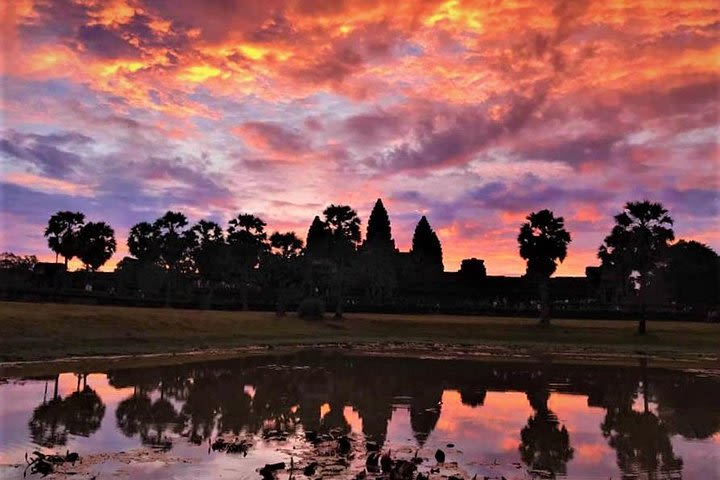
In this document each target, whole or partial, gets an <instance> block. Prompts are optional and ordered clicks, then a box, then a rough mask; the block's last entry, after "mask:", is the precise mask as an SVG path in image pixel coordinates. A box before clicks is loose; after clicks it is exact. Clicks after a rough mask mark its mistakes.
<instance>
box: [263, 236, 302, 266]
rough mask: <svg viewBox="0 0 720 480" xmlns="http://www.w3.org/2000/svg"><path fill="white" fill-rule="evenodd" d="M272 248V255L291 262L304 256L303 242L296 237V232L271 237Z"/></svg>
mask: <svg viewBox="0 0 720 480" xmlns="http://www.w3.org/2000/svg"><path fill="white" fill-rule="evenodd" d="M270 247H271V248H272V253H274V254H275V255H278V256H279V257H280V258H282V259H283V260H291V259H293V258H297V257H299V256H300V255H302V251H303V241H302V240H300V239H299V238H298V236H297V235H295V232H285V233H280V232H274V233H273V234H272V235H270Z"/></svg>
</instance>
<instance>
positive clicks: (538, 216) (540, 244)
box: [518, 210, 571, 326]
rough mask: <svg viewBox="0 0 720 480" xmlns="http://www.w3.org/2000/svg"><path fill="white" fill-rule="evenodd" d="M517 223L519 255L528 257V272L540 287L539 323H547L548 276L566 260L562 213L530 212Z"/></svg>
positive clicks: (548, 300) (565, 240)
mask: <svg viewBox="0 0 720 480" xmlns="http://www.w3.org/2000/svg"><path fill="white" fill-rule="evenodd" d="M526 218H527V222H525V223H524V224H523V225H522V226H521V227H520V234H519V235H518V244H519V246H520V256H521V257H522V258H524V259H525V260H526V261H527V274H528V276H530V277H534V278H536V279H537V281H538V284H539V287H540V304H541V308H540V324H541V325H545V326H547V325H549V324H550V294H549V283H550V276H551V275H552V274H553V273H555V270H556V269H557V265H558V262H562V261H563V260H565V257H566V256H567V247H568V244H569V243H570V241H571V238H570V234H569V233H568V232H567V230H565V220H564V219H563V217H555V215H553V212H551V211H550V210H540V211H539V212H532V213H530V215H528V216H527V217H526Z"/></svg>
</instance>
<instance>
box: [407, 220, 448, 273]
mask: <svg viewBox="0 0 720 480" xmlns="http://www.w3.org/2000/svg"><path fill="white" fill-rule="evenodd" d="M411 253H412V255H413V257H415V259H416V260H417V261H418V262H419V263H420V265H421V266H422V268H423V270H426V271H428V272H430V273H433V274H437V273H442V271H443V268H444V267H443V254H442V245H440V239H438V236H437V234H436V233H435V231H434V230H433V229H432V227H431V226H430V222H428V220H427V218H426V217H425V216H424V215H423V217H422V218H421V219H420V221H419V222H418V224H417V225H416V226H415V233H413V239H412V250H411Z"/></svg>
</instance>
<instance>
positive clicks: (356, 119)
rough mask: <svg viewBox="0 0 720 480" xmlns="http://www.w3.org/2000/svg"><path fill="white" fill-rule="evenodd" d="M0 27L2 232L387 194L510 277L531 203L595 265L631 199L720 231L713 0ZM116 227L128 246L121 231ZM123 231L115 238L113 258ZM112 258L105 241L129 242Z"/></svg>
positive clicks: (69, 17)
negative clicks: (554, 219)
mask: <svg viewBox="0 0 720 480" xmlns="http://www.w3.org/2000/svg"><path fill="white" fill-rule="evenodd" d="M4 14H5V15H4V20H5V21H4V22H3V23H2V25H1V26H0V33H1V34H2V38H3V53H4V55H3V58H2V63H0V82H2V83H1V84H2V99H1V101H0V115H2V118H3V125H2V129H0V169H1V171H2V186H0V188H1V189H2V190H1V191H0V220H2V221H3V228H2V236H1V237H0V250H6V249H11V250H16V251H17V252H18V253H34V254H41V255H44V258H50V255H49V252H47V249H46V248H45V243H44V240H43V239H42V237H41V235H42V225H43V224H44V222H45V221H46V219H47V217H48V216H49V215H50V214H51V213H52V212H53V210H57V209H60V208H72V209H79V210H83V211H85V212H86V213H87V214H88V216H89V218H93V219H101V218H102V219H106V220H108V221H110V222H111V223H112V224H113V226H114V227H115V228H116V230H117V231H118V232H119V233H121V234H123V235H124V234H125V233H126V232H127V229H128V228H129V227H130V226H131V225H132V224H133V223H134V222H137V221H140V220H144V219H152V218H154V217H155V216H157V215H159V214H161V213H162V212H163V211H164V210H166V209H169V208H172V209H181V210H184V211H185V212H186V213H187V214H188V215H189V216H190V217H191V219H192V220H198V219H200V218H203V217H207V218H212V219H214V220H217V221H220V222H223V223H224V222H226V221H227V220H228V219H229V218H231V217H233V216H234V215H236V214H237V213H238V212H240V211H247V212H252V213H255V214H259V215H261V216H263V217H264V218H265V219H266V220H267V221H268V223H269V224H270V225H269V227H270V228H271V229H294V230H296V231H298V232H302V233H304V232H305V231H306V229H307V226H308V225H309V223H310V221H311V220H312V218H313V216H314V215H316V214H318V213H319V212H320V211H321V210H322V208H323V206H324V205H327V204H328V203H331V202H332V203H349V204H351V205H352V206H354V207H355V208H356V209H357V210H358V212H359V213H360V215H361V216H362V217H364V219H365V220H366V219H367V215H368V213H369V211H370V209H371V207H372V205H373V203H374V201H375V199H376V198H377V197H383V198H384V199H385V200H386V205H387V206H388V208H389V211H390V214H391V219H392V221H393V232H394V233H395V235H396V237H397V238H396V239H397V243H398V245H399V246H400V247H401V248H408V247H409V244H410V240H411V236H412V231H413V228H414V225H415V223H416V222H417V220H418V218H419V216H420V215H427V216H428V218H429V220H430V222H431V224H432V225H433V227H434V228H435V229H436V230H437V231H438V233H439V236H440V238H441V240H442V241H443V248H444V252H445V258H446V266H447V267H448V268H450V269H453V268H457V267H458V265H459V263H460V261H461V260H462V259H463V258H466V257H473V256H474V257H480V258H484V259H485V260H486V265H487V267H488V270H489V272H490V273H494V274H519V273H522V272H523V269H524V267H523V263H522V261H521V260H520V259H519V257H518V255H517V245H516V240H515V237H516V234H517V228H518V225H519V223H520V222H522V220H523V218H524V217H525V216H526V215H527V214H528V213H529V212H530V211H533V210H538V209H542V208H551V209H553V210H555V212H556V214H558V215H563V216H564V217H565V218H566V222H567V225H568V227H569V228H570V229H571V231H572V232H573V244H572V245H571V248H570V252H569V256H568V259H567V261H566V262H565V264H564V265H563V266H562V267H561V268H560V269H559V271H558V274H580V275H581V274H583V269H584V267H585V266H586V265H589V264H595V263H597V260H596V258H595V252H596V250H597V246H598V245H599V243H600V242H601V241H602V239H603V237H604V235H606V234H607V232H608V231H609V229H610V228H611V227H612V216H613V214H615V213H617V212H618V211H619V210H620V209H621V208H622V205H623V204H624V203H625V202H626V201H629V200H639V199H643V198H650V199H652V200H657V201H661V202H663V203H665V205H666V206H667V207H668V208H669V209H670V211H671V213H672V214H673V215H674V217H675V220H676V224H675V227H676V233H677V236H678V237H680V238H682V237H693V238H697V239H699V240H701V241H704V242H707V243H709V244H710V245H711V246H713V247H714V248H716V249H720V231H718V228H717V225H718V224H720V194H718V192H719V191H720V174H719V169H720V166H719V164H718V158H720V149H719V148H718V135H717V126H718V122H719V121H720V118H719V110H718V108H717V100H718V98H719V96H720V63H719V62H718V58H720V21H719V18H720V9H718V6H717V5H716V2H712V1H709V0H708V1H705V0H700V1H696V2H683V1H675V2H669V1H668V2H664V1H662V2H657V1H645V0H637V1H630V2H619V3H618V2H600V1H596V0H592V1H591V0H580V1H576V0H557V1H551V2H534V1H531V0H512V1H508V2H489V1H485V0H447V1H444V0H430V1H417V2H392V3H390V2H382V1H378V0H345V1H342V2H337V1H336V2H333V1H321V0H312V1H308V0H303V1H300V0H264V1H241V0H208V1H202V2H198V1H193V0H154V1H148V0H51V1H48V0H17V1H13V2H9V5H8V7H6V8H4ZM123 240H124V239H121V241H120V242H119V243H121V244H123V243H124V241H123ZM123 253H124V252H121V253H120V254H118V256H119V255H122V254H123ZM117 260H119V258H115V259H113V262H116V261H117Z"/></svg>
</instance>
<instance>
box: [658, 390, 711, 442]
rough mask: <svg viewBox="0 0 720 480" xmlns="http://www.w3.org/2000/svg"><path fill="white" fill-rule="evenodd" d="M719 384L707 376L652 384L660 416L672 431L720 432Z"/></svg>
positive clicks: (696, 435) (695, 435)
mask: <svg viewBox="0 0 720 480" xmlns="http://www.w3.org/2000/svg"><path fill="white" fill-rule="evenodd" d="M717 388H718V387H717V384H716V383H713V382H712V381H709V380H708V379H706V378H698V377H690V376H683V377H679V378H677V379H675V381H673V382H672V383H665V384H658V385H655V387H654V388H653V392H654V393H655V397H656V399H657V402H658V414H659V416H660V420H661V421H662V422H663V423H664V424H665V425H666V426H667V428H668V430H669V431H670V432H671V433H677V434H680V435H682V436H683V437H685V438H688V439H700V440H702V439H706V438H710V437H712V436H713V435H715V433H717V432H720V401H718V398H717Z"/></svg>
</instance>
